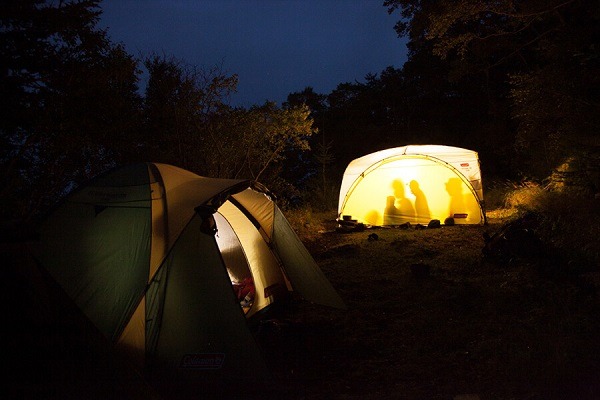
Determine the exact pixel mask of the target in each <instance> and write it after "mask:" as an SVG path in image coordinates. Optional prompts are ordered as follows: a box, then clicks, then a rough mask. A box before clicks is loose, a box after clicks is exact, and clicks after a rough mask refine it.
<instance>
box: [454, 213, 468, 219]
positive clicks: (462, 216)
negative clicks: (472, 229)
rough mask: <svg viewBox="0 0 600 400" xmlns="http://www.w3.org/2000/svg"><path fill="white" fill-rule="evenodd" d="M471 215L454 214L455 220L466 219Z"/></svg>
mask: <svg viewBox="0 0 600 400" xmlns="http://www.w3.org/2000/svg"><path fill="white" fill-rule="evenodd" d="M468 215H469V214H454V219H465V218H467V216H468Z"/></svg>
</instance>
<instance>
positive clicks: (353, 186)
mask: <svg viewBox="0 0 600 400" xmlns="http://www.w3.org/2000/svg"><path fill="white" fill-rule="evenodd" d="M403 158H410V159H420V158H425V159H428V160H431V161H433V162H435V163H437V164H440V165H443V166H445V167H447V168H448V169H450V170H451V171H453V172H454V173H455V174H456V175H458V177H459V178H460V180H461V181H463V183H465V184H466V186H467V188H468V189H469V191H470V192H471V193H472V194H473V196H474V197H475V198H476V199H477V204H479V214H480V216H481V217H482V220H483V221H484V223H485V221H486V217H485V212H484V211H483V206H482V204H481V199H480V198H479V196H478V195H477V192H476V191H475V189H474V188H473V185H472V184H471V182H470V181H469V180H468V179H467V177H466V176H464V175H463V173H462V172H460V171H459V170H458V169H457V168H456V167H454V166H453V165H452V164H450V163H449V162H447V161H444V160H442V159H439V158H437V157H433V156H430V155H428V154H405V153H403V154H397V155H393V156H390V157H386V158H384V159H381V160H379V161H377V162H375V163H373V164H371V165H370V166H368V167H367V168H366V169H365V170H364V171H363V172H362V173H361V174H360V175H359V176H358V177H357V178H356V179H355V180H354V182H352V184H351V185H350V187H349V188H348V191H347V192H346V195H345V196H344V201H343V202H342V206H341V207H340V212H339V213H338V219H339V218H341V216H342V214H343V211H344V208H345V207H346V203H347V201H348V198H350V196H351V195H352V192H354V190H355V189H356V187H357V186H358V185H359V183H360V182H361V181H362V180H363V179H364V178H365V176H367V175H368V174H369V173H371V172H373V171H374V170H376V169H377V168H379V167H380V166H381V165H383V164H388V163H390V162H394V161H396V160H400V159H403Z"/></svg>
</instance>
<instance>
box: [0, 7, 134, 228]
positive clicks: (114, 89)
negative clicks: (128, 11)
mask: <svg viewBox="0 0 600 400" xmlns="http://www.w3.org/2000/svg"><path fill="white" fill-rule="evenodd" d="M98 3H99V2H98V1H92V0H88V1H60V2H53V1H41V0H8V1H3V2H2V3H1V4H0V24H1V27H0V43H2V46H1V50H0V88H1V90H2V96H0V102H1V103H0V108H1V109H2V111H3V118H1V119H0V141H1V146H0V149H1V150H0V152H1V153H0V169H1V170H2V172H1V175H0V176H1V177H2V178H1V179H2V180H1V184H2V192H1V195H0V198H1V199H2V200H0V201H1V203H2V206H1V207H0V209H1V210H2V212H3V214H4V215H3V217H4V218H10V217H23V218H28V217H31V216H32V215H34V214H35V213H37V212H39V211H40V210H41V209H43V208H44V207H46V206H47V205H48V204H50V203H51V202H53V201H55V199H56V198H57V196H60V195H61V194H63V193H64V192H65V190H68V189H69V188H70V187H72V186H73V185H74V184H76V183H77V182H81V181H82V180H85V179H87V178H89V177H91V176H93V175H95V174H97V173H98V172H99V171H102V170H104V169H106V168H107V167H109V166H112V165H114V164H115V163H116V162H117V161H118V160H120V159H121V158H122V157H124V155H125V154H126V153H127V151H128V150H127V147H128V146H129V142H130V141H134V142H135V138H134V137H132V136H133V135H134V133H135V132H136V128H137V126H138V123H137V118H138V116H139V96H138V95H137V79H138V78H137V74H138V71H137V62H136V61H135V60H134V59H133V58H132V57H131V56H129V55H128V54H127V53H126V52H125V51H124V50H123V48H122V47H121V46H119V45H114V44H112V43H110V41H109V40H108V39H107V37H106V34H105V32H104V31H102V30H99V29H98V28H97V27H96V23H97V22H98V17H99V15H100V10H99V8H98ZM132 139H133V140H132Z"/></svg>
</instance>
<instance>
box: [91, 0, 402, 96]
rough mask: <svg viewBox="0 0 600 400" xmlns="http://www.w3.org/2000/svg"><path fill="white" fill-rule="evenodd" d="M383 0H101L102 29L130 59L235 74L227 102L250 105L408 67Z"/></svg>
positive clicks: (393, 17) (324, 90) (394, 16)
mask: <svg viewBox="0 0 600 400" xmlns="http://www.w3.org/2000/svg"><path fill="white" fill-rule="evenodd" d="M382 3H383V0H104V1H103V2H102V3H101V6H102V9H103V16H102V19H101V21H100V24H99V25H100V27H101V28H108V34H109V36H110V38H111V40H112V41H113V42H122V43H124V44H125V47H126V49H127V51H128V52H129V53H130V54H132V55H134V56H138V57H139V56H140V55H147V54H149V53H152V52H156V53H158V54H163V53H164V54H165V55H167V56H174V57H176V58H177V59H181V60H184V61H185V62H186V63H188V64H190V65H194V66H197V67H200V68H205V69H208V68H210V67H213V66H215V65H221V66H222V68H223V70H224V71H225V72H226V73H227V74H229V75H231V74H238V76H239V84H238V93H236V94H234V95H233V96H232V98H231V104H232V105H236V106H244V107H249V106H251V105H254V104H262V103H264V101H265V100H272V101H275V102H277V103H278V104H281V102H283V101H285V100H286V97H287V95H288V94H289V93H291V92H298V91H301V90H303V89H304V88H305V87H306V86H312V87H313V89H314V90H315V92H317V93H322V94H327V93H329V92H331V91H332V90H333V89H335V87H336V86H337V85H338V84H339V83H344V82H354V81H359V82H364V77H365V75H367V74H368V73H379V72H381V71H382V70H383V69H384V68H386V67H388V66H394V67H396V68H399V67H401V66H402V65H403V64H404V62H405V61H406V46H405V40H404V39H399V38H398V37H397V35H396V32H394V29H393V27H394V24H395V22H396V21H397V19H398V17H399V16H398V15H397V14H392V15H388V13H387V10H386V8H385V7H383V6H382Z"/></svg>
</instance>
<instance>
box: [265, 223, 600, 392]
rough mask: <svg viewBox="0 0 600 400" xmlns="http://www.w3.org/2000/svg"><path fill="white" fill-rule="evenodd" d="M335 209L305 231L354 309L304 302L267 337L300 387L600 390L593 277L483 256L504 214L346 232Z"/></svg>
mask: <svg viewBox="0 0 600 400" xmlns="http://www.w3.org/2000/svg"><path fill="white" fill-rule="evenodd" d="M333 217H334V216H327V215H323V216H322V218H319V217H314V218H313V221H319V220H320V221H321V225H319V226H315V225H317V224H315V223H313V225H312V226H308V227H305V228H304V232H303V233H304V235H302V232H301V236H303V237H305V238H306V239H307V241H308V242H307V246H308V248H309V250H310V251H311V252H312V254H313V255H314V257H315V259H316V260H317V262H318V263H319V265H320V267H321V269H322V270H323V272H324V273H325V274H326V275H327V276H328V278H329V280H330V281H331V282H332V284H333V286H334V287H335V288H336V289H337V290H338V292H339V293H340V295H341V296H342V298H343V299H344V301H345V302H346V304H347V306H348V310H347V311H346V312H340V311H339V310H330V309H326V308H322V307H316V306H311V305H309V304H307V303H301V307H299V308H298V309H296V310H294V312H293V314H292V315H291V316H290V320H289V321H288V325H282V326H283V328H280V330H279V333H278V334H277V335H275V334H273V333H271V334H270V336H269V340H265V341H263V342H264V344H265V345H266V346H267V349H266V353H267V354H271V355H272V356H274V359H271V362H272V363H275V364H277V365H278V366H279V367H278V368H275V370H276V371H277V373H278V377H279V378H280V379H281V380H282V381H284V382H286V383H287V384H288V385H290V386H291V387H293V388H294V390H291V391H290V393H298V397H297V398H306V399H326V398H337V399H382V398H393V399H453V398H454V397H456V396H460V395H464V394H477V395H478V396H479V398H480V399H496V400H497V399H597V398H599V396H600V384H599V383H598V382H600V372H599V371H600V369H599V368H598V367H599V366H600V342H599V341H598V340H597V338H598V334H599V333H600V320H599V319H598V318H597V316H598V315H599V311H600V302H599V298H598V293H597V292H596V289H597V287H594V286H593V285H592V283H591V282H592V279H593V278H594V277H592V276H585V277H579V278H578V279H576V280H569V279H563V278H560V277H558V276H549V275H544V276H543V277H542V276H541V275H542V274H541V273H540V271H541V270H542V268H543V263H544V262H545V261H544V260H540V259H526V258H519V259H516V258H515V259H513V260H512V261H511V262H509V263H506V262H503V263H500V262H498V261H495V260H486V259H484V257H483V256H482V248H483V246H484V239H483V233H484V232H486V231H489V232H494V231H496V230H497V229H499V227H500V226H501V224H502V222H503V221H502V220H499V219H494V218H491V219H490V224H489V225H487V226H451V227H445V226H443V227H442V228H439V229H424V230H414V229H409V230H400V229H376V230H366V231H364V232H356V233H348V234H339V233H331V229H333V228H334V224H333V222H332V221H331V220H332V219H333ZM298 229H299V230H300V231H302V228H300V227H298ZM310 229H313V232H310V231H309V230H310ZM315 229H316V230H319V229H320V230H322V231H324V232H323V233H320V234H317V235H315V233H314V230H315ZM373 233H376V235H377V240H374V239H373V237H371V240H369V236H370V235H372V234H373ZM411 266H412V268H411ZM419 267H421V268H419ZM425 267H427V268H425ZM419 271H421V273H419ZM422 271H425V272H422ZM596 278H597V277H596ZM273 338H276V339H277V340H274V339H273ZM269 343H270V344H269ZM272 347H275V349H273V348H272ZM273 350H275V351H273Z"/></svg>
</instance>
